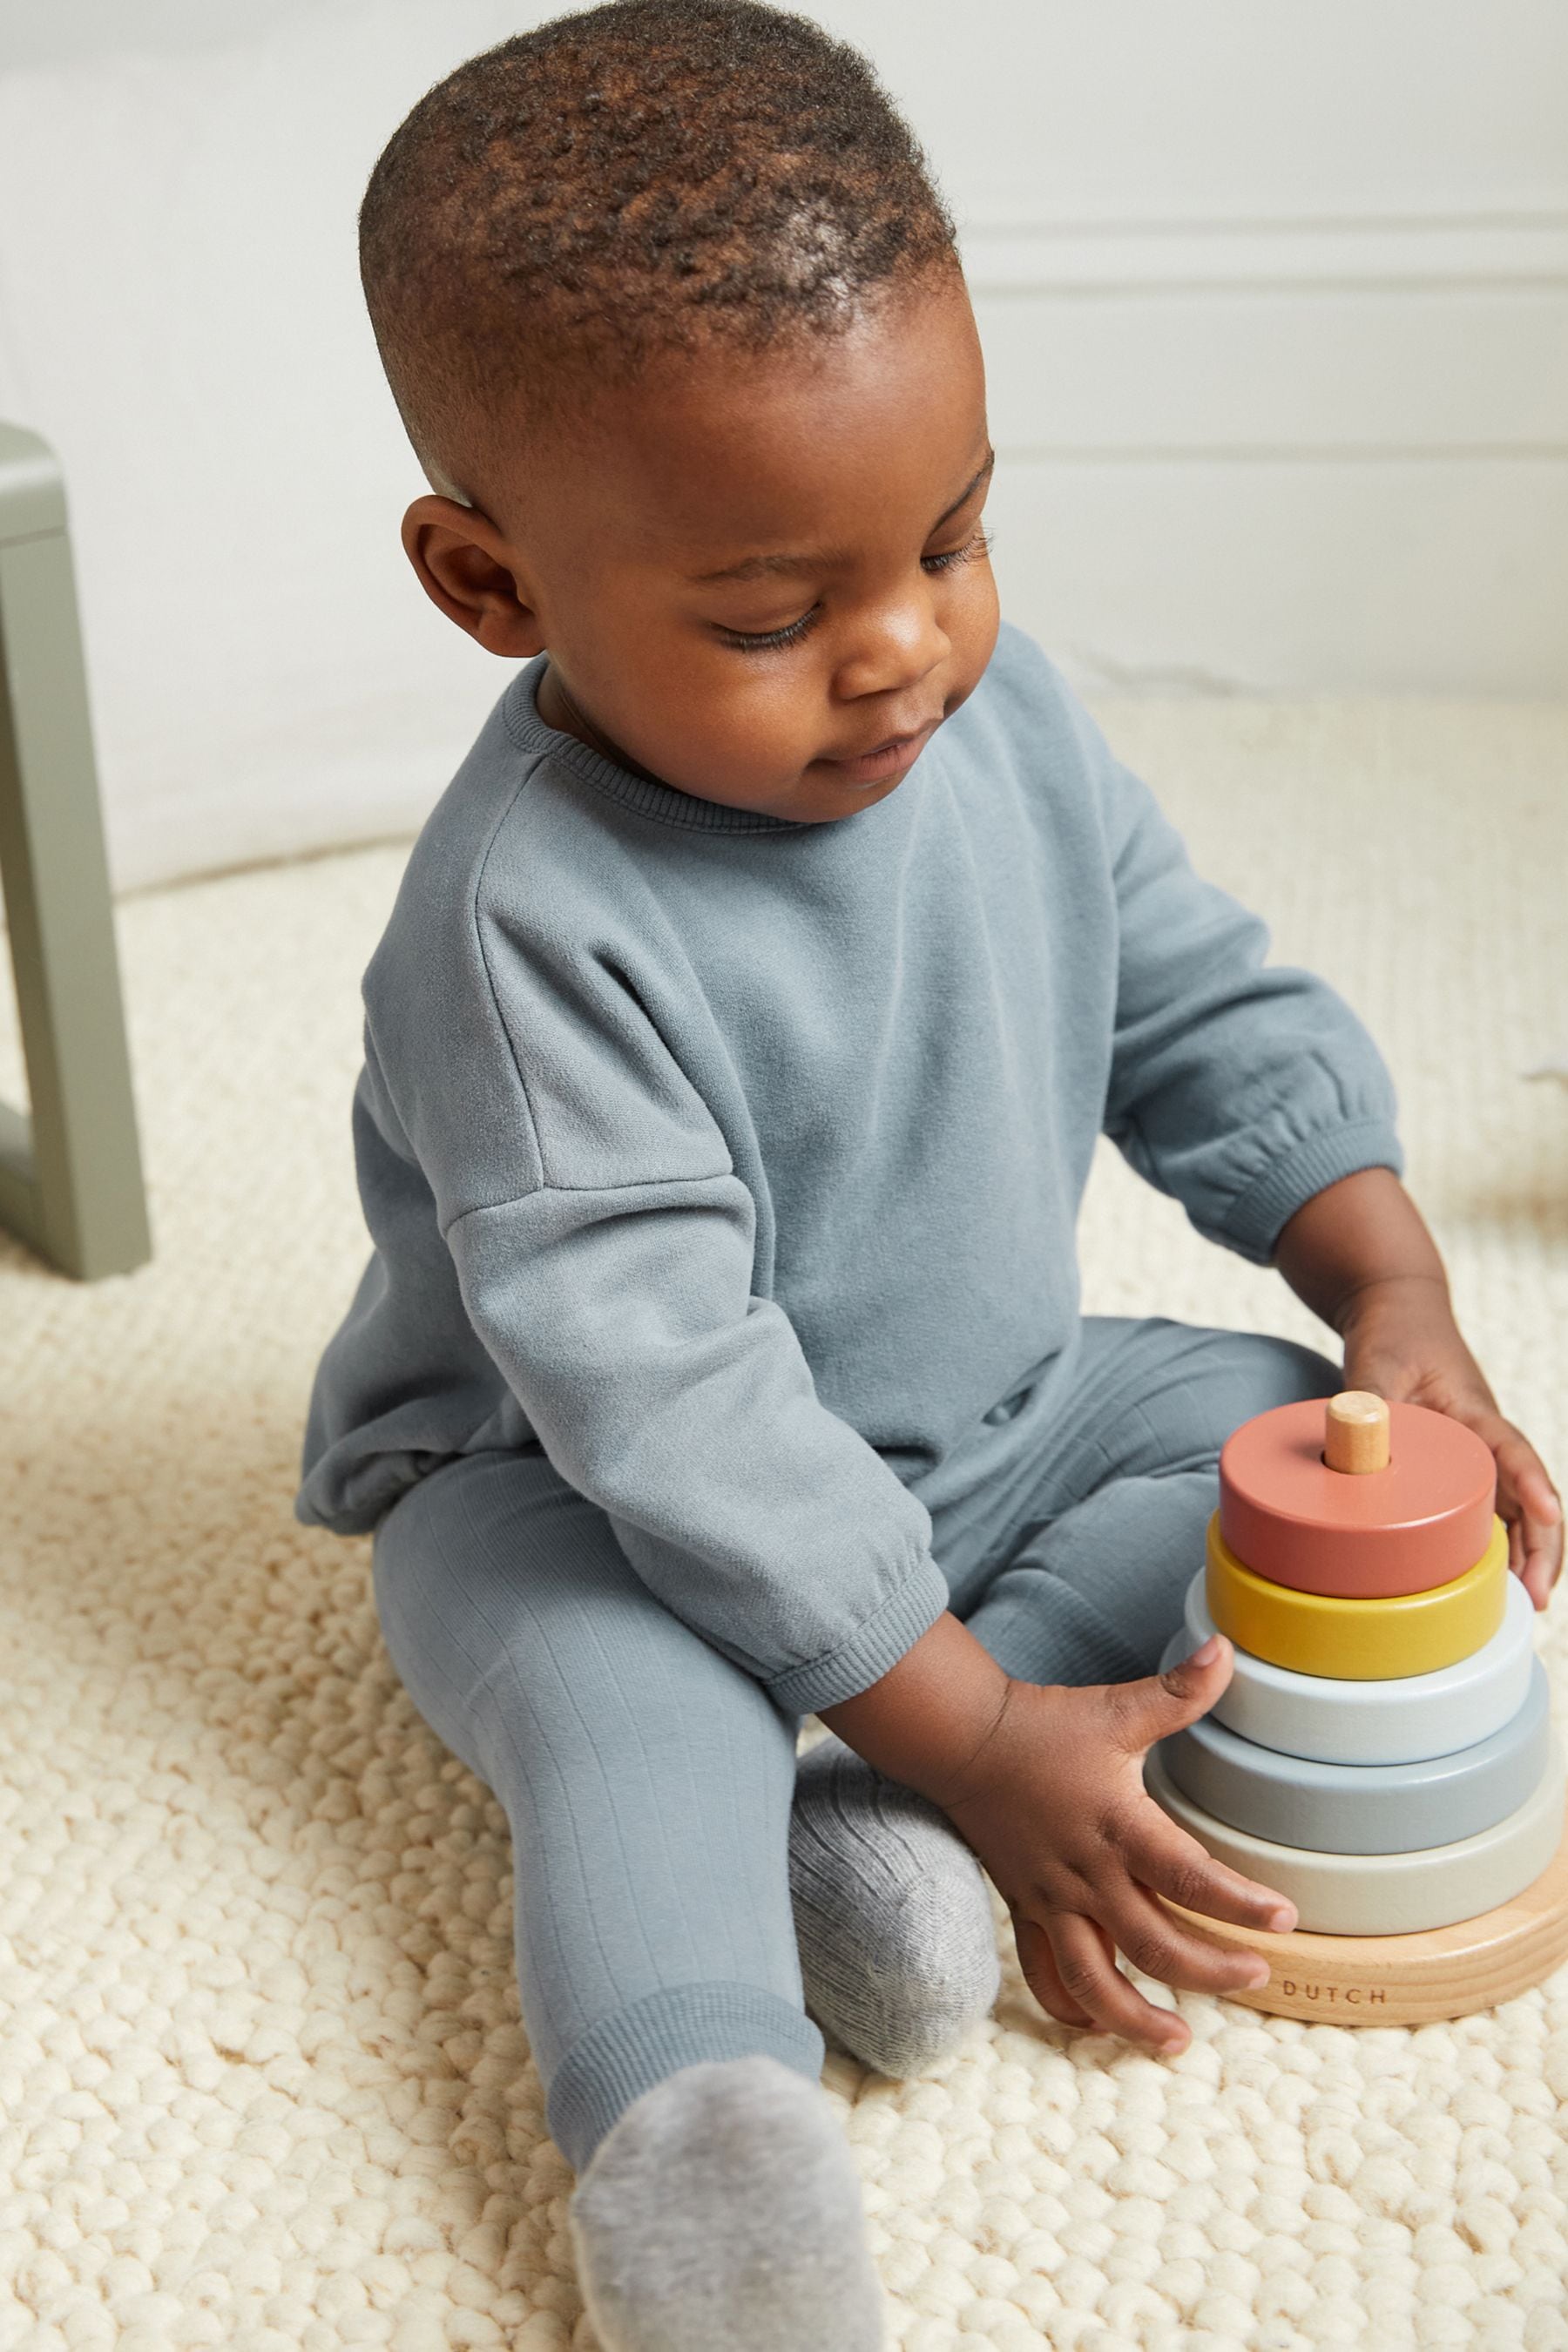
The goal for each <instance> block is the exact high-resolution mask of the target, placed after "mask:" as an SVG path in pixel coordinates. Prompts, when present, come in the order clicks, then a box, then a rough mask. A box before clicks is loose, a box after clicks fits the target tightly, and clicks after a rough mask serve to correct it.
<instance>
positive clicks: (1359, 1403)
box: [1323, 1389, 1389, 1476]
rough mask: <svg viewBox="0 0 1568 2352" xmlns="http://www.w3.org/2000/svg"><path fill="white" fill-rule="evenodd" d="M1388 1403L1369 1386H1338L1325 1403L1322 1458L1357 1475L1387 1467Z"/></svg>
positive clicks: (1335, 1467)
mask: <svg viewBox="0 0 1568 2352" xmlns="http://www.w3.org/2000/svg"><path fill="white" fill-rule="evenodd" d="M1388 1423H1389V1413H1388V1406H1387V1404H1386V1402H1384V1399H1383V1398H1382V1397H1380V1396H1373V1392H1372V1391H1371V1390H1370V1389H1342V1390H1341V1391H1340V1393H1339V1395H1338V1396H1334V1397H1331V1398H1330V1399H1329V1404H1328V1429H1327V1434H1326V1438H1325V1443H1324V1445H1323V1459H1324V1461H1325V1462H1326V1463H1327V1464H1328V1465H1329V1467H1330V1469H1331V1470H1347V1471H1350V1472H1352V1473H1353V1474H1354V1475H1357V1476H1360V1475H1363V1473H1365V1472H1366V1471H1369V1470H1386V1469H1387V1467H1388Z"/></svg>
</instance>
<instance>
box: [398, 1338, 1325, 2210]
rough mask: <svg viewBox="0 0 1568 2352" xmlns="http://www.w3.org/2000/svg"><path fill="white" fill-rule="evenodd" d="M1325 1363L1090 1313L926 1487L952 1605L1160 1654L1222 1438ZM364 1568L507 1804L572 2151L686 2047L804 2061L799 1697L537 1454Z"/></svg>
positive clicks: (463, 1481) (1001, 1648) (557, 2124)
mask: <svg viewBox="0 0 1568 2352" xmlns="http://www.w3.org/2000/svg"><path fill="white" fill-rule="evenodd" d="M1340 1385H1341V1376H1340V1374H1339V1372H1338V1371H1337V1370H1335V1368H1334V1366H1333V1365H1331V1363H1329V1362H1328V1361H1327V1360H1326V1359H1325V1358H1323V1357H1321V1356H1318V1355H1314V1354H1313V1353H1312V1352H1311V1351H1310V1349H1305V1348H1300V1347H1296V1346H1294V1345H1293V1344H1291V1343H1290V1342H1289V1341H1286V1340H1281V1339H1263V1338H1258V1337H1256V1336H1253V1335H1249V1334H1246V1333H1239V1332H1234V1331H1207V1330H1199V1329H1194V1328H1190V1327H1188V1326H1185V1325H1182V1324H1177V1323H1171V1322H1166V1321H1163V1320H1157V1321H1147V1322H1140V1321H1131V1320H1127V1319H1123V1318H1087V1319H1086V1320H1085V1321H1084V1323H1083V1324H1082V1326H1081V1328H1080V1335H1079V1346H1078V1348H1077V1350H1076V1364H1075V1368H1074V1379H1073V1384H1072V1391H1071V1396H1070V1400H1069V1401H1068V1403H1067V1405H1066V1406H1065V1407H1063V1408H1061V1409H1058V1410H1055V1411H1054V1412H1053V1415H1052V1418H1051V1420H1050V1422H1049V1425H1048V1428H1047V1430H1046V1431H1045V1432H1044V1433H1043V1436H1044V1441H1045V1442H1044V1443H1043V1444H1039V1445H1038V1447H1037V1450H1036V1449H1034V1448H1033V1447H1032V1448H1031V1449H1030V1450H1028V1451H1026V1454H1025V1455H1024V1456H1023V1458H1022V1459H1021V1460H1019V1459H1015V1461H1014V1464H1013V1466H1012V1467H1011V1468H1010V1470H1009V1474H1008V1475H1007V1476H1006V1477H1005V1478H998V1480H997V1481H996V1482H995V1487H996V1491H995V1492H994V1494H993V1495H990V1496H983V1497H982V1500H981V1506H980V1507H975V1504H974V1498H973V1496H970V1497H969V1498H967V1502H966V1507H965V1508H964V1510H963V1512H962V1513H961V1512H959V1511H957V1510H956V1509H955V1510H954V1511H952V1513H944V1512H942V1511H941V1510H939V1509H937V1508H934V1507H933V1509H932V1529H933V1548H934V1550H935V1556H936V1558H937V1559H938V1561H939V1563H940V1564H941V1566H942V1571H943V1573H944V1575H945V1576H946V1578H947V1581H948V1587H949V1591H950V1593H951V1596H952V1608H953V1610H954V1612H955V1613H956V1614H957V1615H958V1616H959V1617H960V1618H962V1619H963V1622H965V1623H966V1624H967V1625H968V1626H969V1628H970V1630H971V1632H973V1633H974V1634H975V1635H976V1636H977V1637H978V1638H979V1640H980V1641H981V1642H983V1643H984V1645H985V1647H986V1649H987V1650H989V1651H990V1653H991V1654H992V1655H993V1656H994V1658H995V1659H997V1660H998V1662H999V1663H1000V1664H1002V1665H1003V1666H1004V1667H1005V1669H1006V1670H1007V1672H1008V1673H1009V1674H1011V1675H1016V1676H1018V1677H1020V1678H1022V1679H1025V1680H1027V1681H1030V1682H1039V1683H1051V1682H1054V1683H1095V1682H1120V1681H1126V1680H1130V1679H1131V1678H1132V1677H1134V1676H1136V1675H1146V1674H1152V1673H1153V1672H1154V1671H1155V1670H1156V1669H1157V1667H1158V1664H1159V1660H1160V1653H1161V1650H1162V1649H1163V1645H1164V1643H1165V1642H1166V1640H1167V1639H1168V1637H1169V1635H1170V1634H1171V1633H1172V1631H1173V1628H1174V1627H1175V1626H1176V1625H1177V1624H1178V1623H1179V1622H1180V1619H1181V1613H1182V1596H1183V1593H1184V1590H1185V1588H1186V1585H1187V1583H1188V1581H1189V1580H1190V1579H1191V1577H1192V1575H1193V1573H1194V1570H1195V1568H1196V1567H1197V1566H1198V1564H1199V1563H1200V1562H1201V1560H1202V1558H1203V1540H1204V1529H1205V1524H1206V1522H1207V1519H1208V1517H1209V1514H1210V1512H1211V1511H1212V1510H1213V1509H1214V1507H1215V1499H1216V1492H1217V1481H1216V1475H1215V1463H1216V1460H1217V1458H1218V1454H1219V1448H1220V1446H1221V1445H1222V1444H1223V1443H1224V1441H1225V1439H1226V1437H1227V1436H1228V1435H1229V1434H1230V1432H1231V1431H1232V1430H1233V1429H1234V1428H1235V1427H1236V1426H1237V1423H1240V1422H1242V1421H1245V1420H1246V1419H1247V1417H1248V1416H1249V1415H1250V1414H1252V1413H1255V1412H1263V1411H1265V1410H1266V1409H1267V1408H1268V1407H1269V1406H1271V1405H1277V1404H1283V1403H1286V1402H1290V1401H1291V1400H1294V1399H1297V1398H1300V1397H1308V1396H1326V1395H1329V1394H1331V1392H1332V1391H1334V1390H1335V1389H1336V1388H1338V1387H1339V1386H1340ZM993 1417H994V1416H993ZM917 1491H919V1490H918V1489H917ZM374 1583H375V1601H376V1609H377V1612H378V1614H379V1617H380V1621H381V1627H382V1632H383V1634H384V1639H385V1642H386V1645H387V1648H388V1650H389V1652H390V1653H391V1655H392V1659H393V1662H394V1664H395V1666H396V1668H397V1671H398V1673H399V1675H401V1676H402V1678H403V1681H404V1684H405V1686H406V1688H407V1690H408V1692H409V1695H410V1696H411V1697H412V1698H413V1700H414V1703H415V1705H416V1707H417V1708H418V1709H419V1712H420V1714H421V1715H422V1716H423V1717H425V1718H426V1722H427V1723H428V1724H429V1725H430V1727H432V1729H433V1730H434V1731H435V1732H436V1733H437V1736H438V1737H439V1738H441V1739H442V1740H443V1741H444V1742H445V1744H446V1745H447V1748H449V1749H450V1750H451V1751H452V1753H453V1754H454V1755H455V1756H458V1757H459V1758H460V1759H461V1760H462V1761H463V1763H464V1764H466V1765H467V1766H468V1769H469V1770H470V1771H472V1772H474V1773H476V1774H477V1775H478V1776H479V1779H480V1780H483V1781H485V1782H486V1784H487V1785H488V1786H489V1788H490V1789H491V1790H493V1791H494V1792H495V1795H496V1796H497V1798H498V1799H499V1800H500V1804H501V1806H502V1808H503V1809H504V1811H505V1813H506V1816H507V1819H508V1822H509V1823H510V1829H511V1836H512V1859H513V1870H514V1880H515V1890H516V1949H517V1967H518V1975H519V1980H520V1986H521V2000H522V2016H523V2022H524V2025H525V2027H526V2029H527V2032H528V2034H529V2038H530V2041H531V2045H532V2049H533V2053H534V2057H535V2060H536V2062H537V2063H538V2066H539V2069H540V2073H541V2075H542V2080H543V2083H544V2085H545V2090H546V2095H547V2098H548V2112H549V2117H550V2126H551V2130H552V2133H553V2135H554V2137H555V2140H556V2142H557V2145H558V2146H559V2147H561V2148H562V2149H563V2151H564V2153H565V2154H566V2156H567V2157H568V2158H570V2160H571V2161H572V2163H573V2164H574V2165H575V2166H577V2167H578V2168H579V2169H581V2168H582V2167H583V2166H584V2164H585V2163H586V2162H587V2159H588V2158H589V2157H590V2156H591V2155H592V2153H593V2151H594V2149H595V2147H596V2146H597V2145H598V2142H599V2141H600V2139H601V2138H602V2137H604V2135H605V2132H606V2131H608V2129H609V2128H610V2126H611V2125H612V2124H613V2123H614V2122H615V2121H616V2117H617V2116H619V2115H620V2114H621V2113H622V2112H623V2111H624V2109H625V2108H626V2107H627V2106H629V2105H630V2104H631V2102H632V2101H633V2100H634V2099H636V2098H637V2097H638V2096H639V2095H641V2094H642V2093H643V2092H644V2091H646V2090H648V2089H650V2088H651V2087H652V2085H653V2084H655V2083H657V2082H658V2081H660V2080H661V2079H662V2078H663V2077H664V2076H665V2075H667V2074H673V2073H674V2072H675V2071H676V2070H677V2069H678V2068H679V2067H682V2066H690V2065H695V2064H697V2063H700V2062H701V2061H703V2060H707V2059H715V2058H736V2057H743V2056H748V2055H752V2054H753V2053H765V2054H767V2055H769V2056H772V2057H774V2058H778V2059H780V2060H782V2061H783V2062H784V2063H785V2064H786V2065H790V2066H794V2067H795V2068H796V2069H797V2070H798V2071H799V2072H801V2073H803V2074H808V2075H810V2076H811V2077H812V2079H813V2080H815V2079H816V2075H817V2074H818V2073H819V2071H820V2068H821V2064H822V2057H823V2044H822V2039H821V2036H820V2034H819V2033H818V2032H817V2029H816V2026H815V2025H814V2024H812V2022H811V2021H810V2020H809V2019H808V2018H807V2017H806V2015H805V2009H804V2007H803V2003H802V1991H801V1977H800V1966H799V1962H798V1959H797V1958H796V1953H795V1931H794V1923H793V1920H792V1917H791V1913H790V1897H789V1881H788V1872H787V1858H786V1853H787V1836H788V1827H789V1809H790V1801H791V1795H792V1792H793V1789H794V1783H795V1741H796V1737H797V1735H798V1732H799V1728H800V1726H799V1722H798V1720H797V1719H796V1718H795V1717H792V1716H787V1715H784V1714H782V1713H781V1712H780V1711H779V1709H778V1708H777V1707H776V1706H774V1705H773V1701H772V1700H771V1699H770V1698H769V1697H768V1696H767V1695H766V1693H765V1692H764V1691H763V1687H762V1685H760V1684H759V1683H758V1682H756V1681H755V1680H754V1679H753V1678H752V1676H751V1675H747V1674H745V1673H744V1672H742V1669H741V1668H739V1667H738V1666H735V1665H732V1664H731V1663H730V1661H729V1660H728V1659H726V1658H724V1657H722V1656H721V1654H719V1652H718V1651H717V1650H715V1649H713V1648H711V1647H710V1645H709V1643H706V1642H705V1641H703V1640H702V1639H701V1638H700V1635H698V1634H696V1633H692V1632H691V1631H690V1630H689V1627H687V1626H686V1625H685V1624H683V1623H682V1622H680V1620H679V1618H677V1617H676V1616H674V1615H673V1614H672V1613H671V1612H669V1611H668V1609H666V1608H665V1607H664V1605H663V1604H662V1603H661V1602H660V1601H656V1600H655V1599H654V1598H653V1596H652V1594H651V1593H650V1592H649V1591H647V1588H646V1587H645V1586H644V1585H643V1584H642V1583H641V1582H640V1581H639V1580H638V1578H637V1574H636V1572H635V1571H634V1570H633V1569H632V1568H631V1566H630V1564H629V1562H628V1561H627V1559H626V1555H625V1553H624V1552H623V1551H622V1550H621V1549H620V1547H619V1545H618V1544H617V1543H616V1538H615V1536H614V1534H613V1532H612V1530H611V1528H610V1525H609V1522H608V1520H607V1519H606V1518H605V1515H604V1513H603V1512H602V1511H600V1510H599V1509H598V1507H596V1506H595V1505H594V1504H591V1503H589V1502H588V1501H586V1500H585V1499H584V1496H581V1495H579V1494H578V1493H577V1492H576V1491H575V1490H574V1488H572V1487H570V1486H566V1485H565V1484H564V1482H563V1480H562V1479H561V1478H560V1477H559V1476H558V1475H557V1474H556V1473H555V1471H554V1470H553V1469H552V1467H551V1465H550V1463H549V1462H548V1460H547V1459H546V1458H545V1456H544V1454H543V1453H542V1451H537V1450H533V1451H529V1452H526V1453H485V1454H468V1455H464V1456H462V1457H461V1458H459V1459H458V1461H455V1462H452V1463H448V1464H446V1465H443V1466H442V1467H441V1468H440V1469H438V1470H437V1471H434V1472H432V1473H431V1474H430V1475H428V1476H426V1477H425V1478H423V1479H421V1480H420V1482H419V1483H418V1484H417V1485H416V1486H413V1487H412V1488H410V1490H409V1491H408V1492H407V1493H406V1494H405V1495H404V1496H402V1497H401V1498H400V1499H399V1500H398V1502H397V1503H396V1504H395V1507H393V1509H392V1510H391V1511H390V1512H389V1513H388V1515H387V1517H385V1518H384V1520H383V1521H382V1524H381V1526H380V1528H378V1529H377V1532H376V1537H375V1542H374Z"/></svg>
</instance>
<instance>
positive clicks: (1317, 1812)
mask: <svg viewBox="0 0 1568 2352" xmlns="http://www.w3.org/2000/svg"><path fill="white" fill-rule="evenodd" d="M1182 1654H1183V1652H1182V1637H1181V1636H1180V1635H1177V1636H1176V1638H1175V1640H1174V1641H1173V1643H1172V1644H1171V1647H1170V1649H1169V1650H1167V1652H1166V1654H1165V1663H1167V1664H1174V1663H1175V1660H1176V1658H1177V1657H1180V1656H1181V1655H1182ZM1551 1728H1552V1701H1551V1695H1550V1693H1549V1691H1548V1688H1547V1682H1546V1670H1545V1668H1544V1667H1543V1666H1542V1664H1541V1663H1540V1661H1539V1659H1537V1660H1536V1661H1535V1662H1534V1664H1533V1667H1532V1669H1531V1680H1530V1689H1529V1695H1528V1696H1527V1697H1526V1699H1525V1703H1524V1705H1523V1706H1522V1707H1521V1708H1520V1710H1519V1712H1518V1713H1517V1714H1516V1715H1515V1716H1513V1717H1511V1718H1510V1721H1509V1722H1507V1723H1505V1724H1504V1725H1503V1726H1502V1727H1501V1729H1500V1730H1499V1731H1494V1732H1493V1733H1492V1735H1491V1738H1489V1739H1481V1740H1477V1741H1476V1742H1475V1743H1474V1744H1473V1745H1472V1746H1470V1747H1468V1748H1455V1749H1454V1750H1453V1751H1452V1752H1451V1753H1450V1754H1448V1755H1446V1756H1427V1757H1423V1758H1422V1759H1420V1761H1419V1762H1417V1763H1414V1764H1323V1763H1320V1762H1318V1761H1317V1760H1316V1759H1313V1758H1310V1757H1303V1756H1287V1755H1285V1754H1283V1753H1282V1752H1281V1751H1280V1750H1279V1748H1260V1747H1258V1746H1257V1745H1256V1744H1255V1743H1254V1742H1253V1741H1252V1740H1250V1739H1242V1738H1237V1734H1236V1733H1235V1732H1234V1731H1227V1730H1226V1727H1225V1726H1224V1724H1223V1723H1216V1722H1215V1719H1214V1717H1213V1716H1212V1715H1208V1716H1205V1717H1202V1719H1201V1720H1200V1721H1198V1722H1197V1723H1194V1724H1189V1725H1188V1727H1187V1728H1186V1729H1185V1730H1184V1731H1178V1732H1175V1733H1173V1735H1172V1737H1171V1738H1168V1739H1164V1740H1162V1741H1161V1743H1160V1761H1161V1763H1162V1764H1163V1767H1164V1769H1165V1771H1166V1773H1167V1774H1168V1776H1169V1777H1170V1779H1171V1780H1173V1782H1174V1784H1175V1786H1176V1787H1177V1788H1178V1789H1179V1790H1181V1792H1182V1794H1183V1796H1184V1797H1186V1798H1189V1799H1190V1800H1191V1801H1192V1802H1193V1803H1194V1805H1201V1806H1202V1807H1203V1809H1204V1811H1205V1812H1206V1813H1212V1814H1213V1815H1214V1817H1215V1820H1216V1821H1220V1822H1225V1823H1226V1826H1227V1827H1228V1828H1230V1829H1235V1830H1246V1831H1247V1832H1249V1834H1250V1835H1251V1836H1253V1837H1258V1838H1267V1839H1268V1840H1270V1841H1271V1842H1272V1843H1274V1844H1276V1845H1288V1846H1307V1847H1311V1848H1316V1849H1318V1850H1320V1851H1321V1852H1322V1853H1409V1852H1410V1851H1411V1850H1412V1849H1413V1848H1415V1847H1417V1846H1433V1845H1452V1844H1453V1843H1455V1842H1456V1841H1457V1840H1458V1839H1460V1838H1467V1837H1473V1836H1475V1835H1476V1834H1477V1832H1479V1831H1481V1830H1489V1829H1490V1828H1491V1827H1492V1826H1493V1824H1494V1823H1495V1822H1500V1821H1502V1820H1504V1819H1506V1817H1507V1816H1508V1815H1509V1814H1510V1813H1513V1812H1517V1811H1519V1808H1520V1806H1521V1805H1522V1804H1523V1803H1524V1801H1525V1800H1526V1798H1527V1797H1528V1796H1529V1795H1530V1792H1531V1790H1532V1789H1533V1788H1534V1787H1535V1785H1536V1782H1537V1781H1538V1780H1540V1778H1541V1776H1542V1772H1543V1771H1544V1769H1545V1768H1546V1753H1547V1745H1548V1740H1549V1738H1550V1734H1551Z"/></svg>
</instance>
